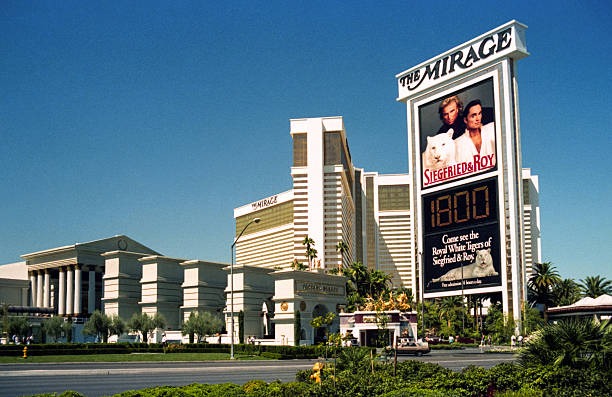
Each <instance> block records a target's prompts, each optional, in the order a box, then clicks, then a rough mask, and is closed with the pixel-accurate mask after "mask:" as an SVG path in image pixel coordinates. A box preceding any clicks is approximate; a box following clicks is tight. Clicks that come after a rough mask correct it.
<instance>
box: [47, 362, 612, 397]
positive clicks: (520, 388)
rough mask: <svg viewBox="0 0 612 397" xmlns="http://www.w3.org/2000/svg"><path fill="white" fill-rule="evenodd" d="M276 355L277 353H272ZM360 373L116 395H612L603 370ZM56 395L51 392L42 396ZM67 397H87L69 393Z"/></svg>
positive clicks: (422, 366) (364, 369)
mask: <svg viewBox="0 0 612 397" xmlns="http://www.w3.org/2000/svg"><path fill="white" fill-rule="evenodd" d="M269 354H272V353H269ZM361 364H362V365H361V366H359V367H358V368H357V369H356V368H355V367H354V366H353V367H350V368H349V367H343V365H340V364H339V365H338V367H337V368H336V371H335V376H334V375H333V370H332V368H330V366H329V365H328V366H327V367H326V368H324V370H323V376H322V382H321V384H318V383H313V381H311V380H310V374H312V371H300V372H299V373H298V374H297V376H296V381H294V382H286V383H283V382H279V381H277V382H271V383H266V382H264V381H261V380H253V381H250V382H248V383H246V384H244V385H242V386H240V385H235V384H229V383H226V384H216V385H208V384H191V385H187V386H179V387H170V386H163V387H153V388H148V389H143V390H139V391H133V390H131V391H125V392H123V393H120V394H118V395H115V397H136V396H139V397H162V396H163V397H190V396H194V397H195V396H220V397H238V396H240V397H272V396H321V397H322V396H326V397H327V396H331V397H340V396H384V397H412V396H425V397H442V396H447V397H448V396H450V397H480V396H483V397H484V396H498V397H514V396H523V397H524V396H528V397H530V396H533V397H540V396H561V397H564V396H568V397H569V396H591V397H597V396H609V395H612V385H610V384H609V383H610V382H609V379H610V374H609V373H606V372H602V371H592V370H584V369H571V368H568V367H562V368H554V367H551V366H540V367H537V368H524V367H520V366H518V365H515V364H500V365H497V366H495V367H493V368H492V369H490V370H486V369H483V368H479V367H468V368H466V369H465V370H463V371H461V372H453V371H451V370H449V369H446V368H443V367H441V366H439V365H437V364H430V363H424V362H420V361H405V362H401V363H398V364H397V368H396V375H395V376H394V375H393V365H391V364H379V363H376V364H374V373H372V370H371V364H370V363H369V361H368V360H363V362H362V363H361ZM42 396H44V397H50V396H53V395H50V394H45V395H38V397H42ZM59 396H61V397H83V396H82V395H80V394H78V393H75V392H65V393H62V394H61V395H59Z"/></svg>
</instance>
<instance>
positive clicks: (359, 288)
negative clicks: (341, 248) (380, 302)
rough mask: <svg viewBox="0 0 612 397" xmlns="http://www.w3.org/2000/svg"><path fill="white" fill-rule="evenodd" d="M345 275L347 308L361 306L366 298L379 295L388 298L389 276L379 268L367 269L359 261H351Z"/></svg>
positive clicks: (374, 297)
mask: <svg viewBox="0 0 612 397" xmlns="http://www.w3.org/2000/svg"><path fill="white" fill-rule="evenodd" d="M344 275H345V276H346V277H347V282H346V291H347V310H348V311H355V310H358V309H359V308H362V307H363V306H364V305H365V303H366V298H368V297H370V298H372V299H373V300H377V299H378V298H379V297H381V296H382V297H384V298H388V296H389V294H390V292H391V290H390V288H389V283H390V281H391V276H389V275H388V274H386V273H384V272H381V271H379V270H369V269H368V268H367V267H366V266H365V265H364V264H363V263H361V262H353V263H352V264H351V265H350V266H349V267H348V268H347V269H345V271H344Z"/></svg>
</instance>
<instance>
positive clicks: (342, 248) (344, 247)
mask: <svg viewBox="0 0 612 397" xmlns="http://www.w3.org/2000/svg"><path fill="white" fill-rule="evenodd" d="M336 251H338V252H340V264H338V274H342V266H343V264H344V253H345V252H346V251H348V245H346V243H345V242H344V241H340V242H339V243H338V245H337V246H336Z"/></svg>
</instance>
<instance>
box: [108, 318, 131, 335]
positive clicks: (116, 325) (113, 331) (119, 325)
mask: <svg viewBox="0 0 612 397" xmlns="http://www.w3.org/2000/svg"><path fill="white" fill-rule="evenodd" d="M110 319H111V323H110V327H108V336H113V335H117V337H119V336H121V334H123V333H125V332H126V331H127V330H128V327H127V324H126V323H125V321H123V319H122V318H121V317H119V316H118V315H116V314H113V315H112V316H111V318H110Z"/></svg>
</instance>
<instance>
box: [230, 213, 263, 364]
mask: <svg viewBox="0 0 612 397" xmlns="http://www.w3.org/2000/svg"><path fill="white" fill-rule="evenodd" d="M259 221H261V219H260V218H253V219H251V220H250V221H249V223H247V224H246V225H245V226H244V228H243V229H242V231H241V232H240V234H239V235H238V237H236V238H235V239H234V242H233V243H232V245H231V247H230V256H231V258H232V261H231V264H230V316H231V319H230V341H231V349H230V360H233V359H234V247H235V246H236V243H237V242H238V239H239V238H240V237H242V234H243V233H244V231H245V230H246V229H247V227H249V226H250V225H251V223H259Z"/></svg>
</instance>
